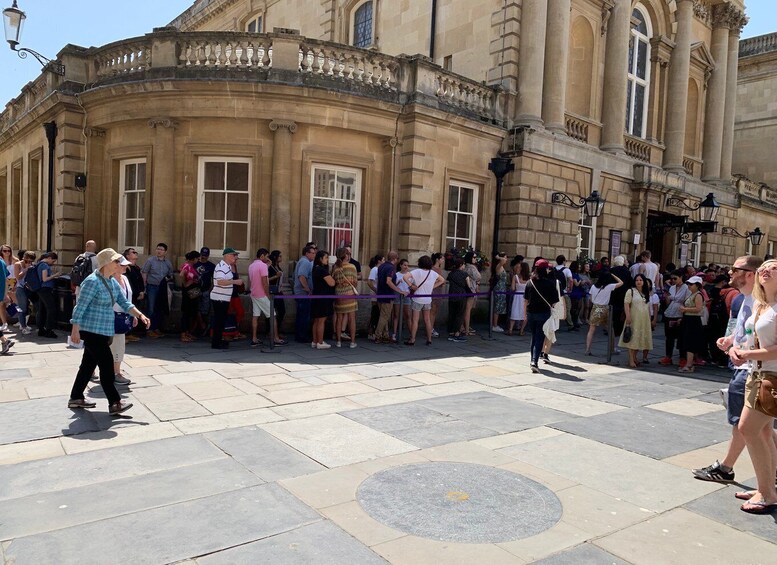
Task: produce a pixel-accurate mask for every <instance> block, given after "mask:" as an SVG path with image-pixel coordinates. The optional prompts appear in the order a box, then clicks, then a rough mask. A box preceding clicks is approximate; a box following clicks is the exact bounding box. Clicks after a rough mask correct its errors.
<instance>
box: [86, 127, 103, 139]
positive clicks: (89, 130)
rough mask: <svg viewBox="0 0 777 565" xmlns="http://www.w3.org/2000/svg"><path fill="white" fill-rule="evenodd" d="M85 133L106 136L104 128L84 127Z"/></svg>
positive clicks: (93, 135) (92, 135)
mask: <svg viewBox="0 0 777 565" xmlns="http://www.w3.org/2000/svg"><path fill="white" fill-rule="evenodd" d="M84 135H85V136H86V137H105V130H104V129H102V128H92V127H88V128H84Z"/></svg>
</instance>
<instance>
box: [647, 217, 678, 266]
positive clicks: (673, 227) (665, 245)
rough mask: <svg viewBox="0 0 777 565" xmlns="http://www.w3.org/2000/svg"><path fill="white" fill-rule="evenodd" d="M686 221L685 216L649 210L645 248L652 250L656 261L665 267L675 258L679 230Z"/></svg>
mask: <svg viewBox="0 0 777 565" xmlns="http://www.w3.org/2000/svg"><path fill="white" fill-rule="evenodd" d="M684 222H685V217H684V216H677V215H675V214H669V213H668V212H658V211H655V210H650V211H649V212H648V221H647V234H646V237H645V249H649V250H650V252H651V254H652V257H653V262H654V263H658V264H659V265H661V266H662V267H663V266H664V265H666V264H667V263H669V262H672V261H674V260H675V255H676V248H677V230H678V229H679V228H680V226H681V225H682V224H683V223H684Z"/></svg>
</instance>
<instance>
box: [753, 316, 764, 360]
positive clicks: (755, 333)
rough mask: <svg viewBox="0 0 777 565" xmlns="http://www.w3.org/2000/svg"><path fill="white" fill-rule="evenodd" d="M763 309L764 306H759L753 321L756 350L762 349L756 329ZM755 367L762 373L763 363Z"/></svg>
mask: <svg viewBox="0 0 777 565" xmlns="http://www.w3.org/2000/svg"><path fill="white" fill-rule="evenodd" d="M761 308H763V306H762V305H761V304H759V305H758V310H756V313H755V320H753V338H754V339H755V344H754V345H755V348H756V349H761V342H760V341H759V340H758V332H757V331H756V329H755V326H756V324H758V318H759V317H760V316H761ZM755 366H756V368H757V369H758V370H759V371H760V370H761V367H762V366H763V363H762V362H761V361H756V362H755Z"/></svg>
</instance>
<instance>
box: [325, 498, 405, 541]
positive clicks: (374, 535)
mask: <svg viewBox="0 0 777 565" xmlns="http://www.w3.org/2000/svg"><path fill="white" fill-rule="evenodd" d="M319 512H321V514H323V515H324V516H325V517H326V518H329V519H330V520H332V521H333V522H334V523H335V524H337V525H338V526H340V527H341V528H342V529H344V530H345V531H346V532H348V533H349V534H351V535H352V536H353V537H355V538H356V539H357V540H359V541H360V542H362V543H363V544H364V545H366V546H367V547H372V546H373V545H376V544H379V543H384V542H387V541H390V540H393V539H397V538H401V537H402V536H404V535H406V534H405V533H404V532H400V531H399V530H395V529H394V528H389V527H388V526H386V525H384V524H381V523H380V522H378V521H377V520H375V519H374V518H372V516H370V515H369V514H367V513H366V512H365V511H364V509H363V508H362V507H361V506H360V505H359V503H358V502H356V501H351V502H345V503H343V504H337V505H335V506H329V507H327V508H322V509H320V510H319Z"/></svg>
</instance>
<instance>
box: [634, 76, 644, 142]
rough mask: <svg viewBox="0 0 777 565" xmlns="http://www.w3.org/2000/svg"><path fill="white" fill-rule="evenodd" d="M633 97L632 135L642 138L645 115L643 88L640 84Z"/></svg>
mask: <svg viewBox="0 0 777 565" xmlns="http://www.w3.org/2000/svg"><path fill="white" fill-rule="evenodd" d="M636 89H637V90H636V93H635V96H634V127H633V135H638V136H640V137H642V122H643V118H644V116H643V114H644V113H645V87H644V86H642V85H641V84H637V85H636Z"/></svg>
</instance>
